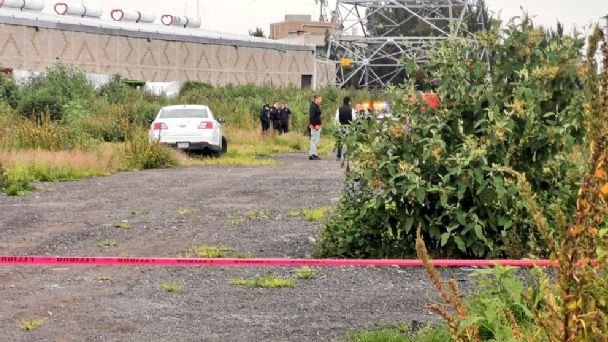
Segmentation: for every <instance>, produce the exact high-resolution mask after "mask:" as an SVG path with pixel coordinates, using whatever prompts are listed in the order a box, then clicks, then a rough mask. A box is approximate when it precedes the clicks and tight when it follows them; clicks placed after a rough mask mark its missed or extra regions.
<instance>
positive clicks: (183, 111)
mask: <svg viewBox="0 0 608 342" xmlns="http://www.w3.org/2000/svg"><path fill="white" fill-rule="evenodd" d="M159 118H161V119H190V118H196V119H208V118H209V113H207V110H206V109H202V108H196V109H194V108H175V109H163V110H162V112H161V113H160V116H159Z"/></svg>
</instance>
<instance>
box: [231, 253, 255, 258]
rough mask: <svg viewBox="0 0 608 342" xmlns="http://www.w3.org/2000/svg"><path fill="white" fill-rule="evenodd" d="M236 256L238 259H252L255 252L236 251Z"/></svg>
mask: <svg viewBox="0 0 608 342" xmlns="http://www.w3.org/2000/svg"><path fill="white" fill-rule="evenodd" d="M234 257H235V258H237V259H251V258H253V254H252V253H248V252H236V253H234Z"/></svg>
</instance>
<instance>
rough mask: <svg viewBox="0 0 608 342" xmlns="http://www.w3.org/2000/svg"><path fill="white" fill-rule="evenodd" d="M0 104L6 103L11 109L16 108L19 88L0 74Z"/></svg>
mask: <svg viewBox="0 0 608 342" xmlns="http://www.w3.org/2000/svg"><path fill="white" fill-rule="evenodd" d="M0 102H6V103H7V104H9V105H10V106H11V107H12V108H16V107H17V105H18V103H19V88H18V87H17V85H16V84H15V82H13V81H12V80H11V79H9V78H8V77H6V76H4V74H0Z"/></svg>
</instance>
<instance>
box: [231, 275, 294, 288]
mask: <svg viewBox="0 0 608 342" xmlns="http://www.w3.org/2000/svg"><path fill="white" fill-rule="evenodd" d="M230 284H232V285H236V286H249V287H252V288H264V289H277V288H293V287H295V286H296V282H295V281H294V280H292V279H287V278H282V277H277V276H272V275H268V276H263V277H256V278H250V279H243V278H242V279H234V280H232V281H231V282H230Z"/></svg>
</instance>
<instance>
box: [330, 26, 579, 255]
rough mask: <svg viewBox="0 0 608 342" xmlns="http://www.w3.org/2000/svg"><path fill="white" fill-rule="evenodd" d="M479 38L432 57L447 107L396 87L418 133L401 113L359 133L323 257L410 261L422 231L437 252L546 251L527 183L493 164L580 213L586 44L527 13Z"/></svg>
mask: <svg viewBox="0 0 608 342" xmlns="http://www.w3.org/2000/svg"><path fill="white" fill-rule="evenodd" d="M477 38H478V40H477V41H472V40H458V41H453V42H450V43H447V44H444V45H442V46H441V47H439V49H438V50H437V51H436V52H435V53H433V54H431V56H430V62H429V64H428V66H426V67H425V73H426V74H427V75H429V79H428V80H427V81H428V83H429V84H431V82H430V81H431V80H437V81H438V82H439V86H438V88H437V89H436V92H437V94H438V96H439V99H440V103H441V105H440V108H439V109H438V110H434V109H432V108H429V107H428V106H426V104H425V103H424V102H423V101H422V98H421V97H420V95H419V94H417V93H416V91H415V90H414V84H410V85H408V86H406V87H404V88H400V89H393V90H392V95H393V97H395V98H397V99H398V101H397V103H396V105H395V112H396V113H397V115H399V114H401V115H403V114H405V113H407V114H409V120H407V121H408V122H409V125H410V126H411V130H409V127H407V125H406V120H405V119H404V118H403V117H401V118H400V119H399V120H397V121H393V120H387V121H384V122H377V121H376V120H360V121H359V122H358V123H357V124H356V125H355V126H354V127H353V128H352V132H351V134H350V137H349V139H347V149H348V151H349V159H350V165H351V167H352V172H351V173H350V174H349V175H348V177H347V180H346V191H345V193H344V196H343V198H342V200H341V202H340V204H339V207H340V210H339V211H338V215H337V216H336V217H335V219H334V220H333V221H332V222H331V223H330V224H329V225H328V226H327V227H326V229H325V231H324V232H323V236H322V239H321V245H320V249H321V253H322V254H325V255H331V256H354V257H404V256H411V255H413V254H414V253H415V252H414V242H415V234H414V230H413V227H416V226H420V227H421V228H422V234H423V236H424V239H425V241H427V243H428V244H429V246H430V247H431V250H432V252H433V254H436V255H442V256H468V257H497V256H505V255H507V256H512V257H520V256H525V255H528V253H534V254H542V253H543V252H544V251H545V249H544V247H543V246H544V242H543V241H542V239H541V238H540V236H539V234H538V233H535V230H534V229H533V222H532V218H531V216H530V214H529V212H528V210H527V208H526V207H525V204H524V202H523V201H522V200H521V199H520V198H519V197H517V193H518V191H519V190H518V186H517V185H516V184H515V183H514V182H512V181H509V180H505V179H504V177H503V176H502V174H500V173H498V172H496V171H495V169H494V166H495V165H498V166H505V167H511V168H514V169H516V170H518V171H521V172H524V173H525V174H526V176H527V178H528V180H529V181H530V183H531V186H532V188H533V189H534V191H535V192H536V193H537V194H538V196H539V200H540V203H541V205H542V206H543V207H548V206H549V203H557V204H558V205H559V206H562V207H564V208H574V199H575V195H576V182H577V181H578V179H574V178H570V177H569V175H571V173H570V172H569V170H572V169H576V166H575V165H573V164H572V163H571V162H570V161H569V159H568V155H569V153H570V152H571V149H572V146H573V145H575V144H576V143H578V142H580V141H582V137H583V133H584V120H583V118H584V115H583V111H582V110H581V108H583V105H584V100H585V99H584V92H583V89H582V86H581V85H582V82H581V75H580V73H579V72H580V70H579V66H580V62H581V59H580V50H581V48H582V47H583V40H581V39H579V38H578V37H570V36H561V35H559V34H548V33H547V32H546V31H544V30H543V29H540V28H536V27H534V26H533V25H532V23H531V22H530V20H529V19H527V18H525V19H524V20H523V21H522V22H520V23H518V24H512V25H510V26H509V27H508V28H507V29H505V30H504V31H503V32H501V31H499V29H498V28H494V29H493V30H491V31H487V32H482V33H480V34H479V35H478V37H477ZM484 50H485V51H490V52H491V55H490V56H489V58H490V60H491V61H492V65H491V67H489V65H488V64H487V59H486V58H485V57H481V56H482V52H483V51H484ZM415 68H418V67H417V66H411V70H412V71H413V70H415Z"/></svg>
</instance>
